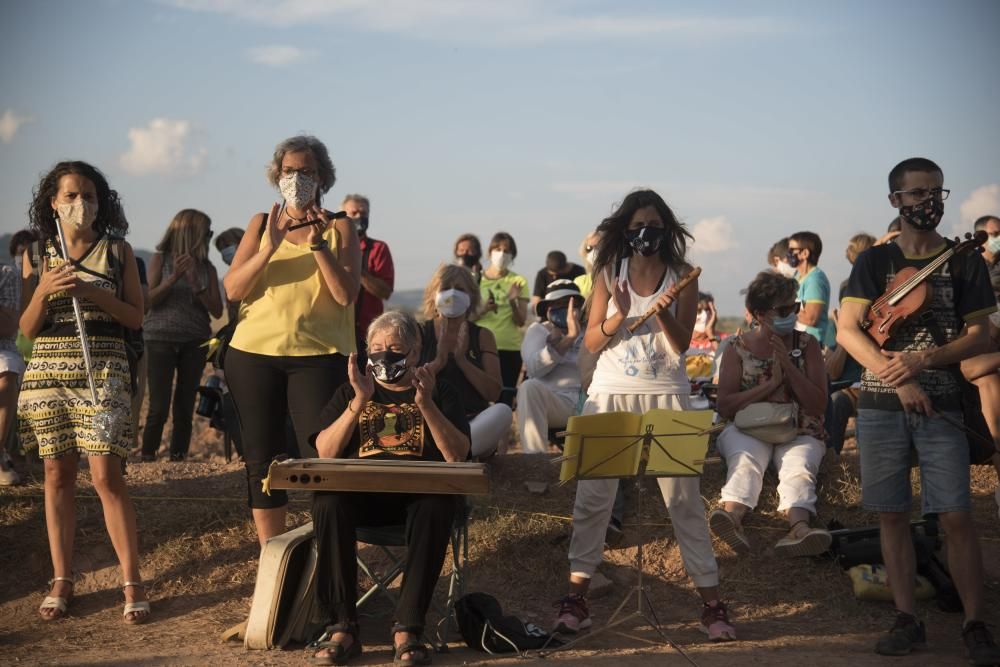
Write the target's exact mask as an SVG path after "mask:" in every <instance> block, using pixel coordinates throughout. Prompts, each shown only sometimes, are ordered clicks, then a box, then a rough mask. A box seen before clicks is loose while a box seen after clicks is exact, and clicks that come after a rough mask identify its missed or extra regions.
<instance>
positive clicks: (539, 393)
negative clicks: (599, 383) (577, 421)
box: [517, 379, 576, 454]
mask: <svg viewBox="0 0 1000 667" xmlns="http://www.w3.org/2000/svg"><path fill="white" fill-rule="evenodd" d="M575 410H576V401H575V400H573V399H571V398H569V397H567V396H566V395H565V394H557V393H555V392H554V391H552V390H551V389H549V388H548V386H546V384H545V383H544V382H542V381H541V380H532V379H528V380H525V381H524V382H522V383H521V386H520V387H518V388H517V431H518V433H520V434H521V449H522V451H524V452H525V453H526V454H545V453H546V452H548V451H549V429H550V428H553V427H558V428H561V427H564V426H566V422H567V420H569V418H570V417H572V416H573V412H574V411H575Z"/></svg>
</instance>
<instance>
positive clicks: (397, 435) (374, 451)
mask: <svg viewBox="0 0 1000 667" xmlns="http://www.w3.org/2000/svg"><path fill="white" fill-rule="evenodd" d="M415 397H416V389H407V390H406V391H390V390H389V389H386V388H385V387H383V386H382V385H380V384H379V383H378V382H376V383H375V393H374V394H373V395H372V397H371V400H369V401H368V402H367V403H365V405H364V407H363V408H361V412H360V414H359V415H358V419H357V425H356V426H355V428H354V432H353V433H352V434H351V440H350V442H348V443H347V447H346V448H345V449H344V451H343V452H342V453H341V455H340V458H342V459H388V460H395V461H400V460H409V461H419V460H423V461H444V460H445V459H444V455H443V454H442V453H441V450H439V449H438V447H437V443H435V442H434V436H433V435H432V434H431V430H430V428H429V427H428V426H427V423H426V422H425V421H424V417H423V415H422V414H420V409H419V408H418V407H417V405H416V403H415V402H414V400H415ZM353 398H354V388H353V387H352V386H351V383H350V382H346V383H344V384H342V385H341V386H340V388H338V389H337V391H336V392H334V394H333V398H331V399H330V402H329V403H327V404H326V407H324V408H323V411H322V412H320V416H319V423H320V424H322V425H323V428H324V429H325V428H327V427H328V426H329V425H330V424H332V423H333V422H334V421H336V420H337V418H339V417H340V415H341V414H343V412H344V410H346V409H347V405H348V403H350V402H351V400H352V399H353ZM431 400H433V401H434V404H435V405H437V407H438V409H439V410H441V413H442V414H443V415H444V416H445V418H446V419H447V420H448V421H450V422H451V423H452V424H454V425H455V427H456V428H458V430H459V431H461V432H462V433H464V434H465V436H466V437H469V422H468V420H467V419H466V417H465V410H464V408H463V407H462V400H461V398H460V397H459V396H458V393H457V392H456V391H455V389H454V388H453V387H452V386H451V385H450V384H448V383H447V382H446V381H443V380H438V382H437V384H436V385H435V387H434V393H433V394H432V395H431ZM318 435H319V433H314V434H312V435H311V436H310V437H309V442H310V444H312V446H313V447H315V446H316V437H317V436H318Z"/></svg>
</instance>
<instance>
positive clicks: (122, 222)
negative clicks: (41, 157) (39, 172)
mask: <svg viewBox="0 0 1000 667" xmlns="http://www.w3.org/2000/svg"><path fill="white" fill-rule="evenodd" d="M69 174H74V175H77V176H82V177H84V178H86V179H87V180H88V181H90V182H91V183H93V184H94V189H96V190H97V218H96V219H95V220H94V231H96V232H97V233H98V234H106V233H113V234H117V235H119V236H125V235H126V234H127V233H128V220H126V219H125V211H124V210H123V209H122V204H121V200H120V199H119V198H118V193H117V192H115V191H114V190H112V189H111V186H109V185H108V179H107V178H105V177H104V174H102V173H101V171H100V170H99V169H98V168H97V167H94V166H92V165H90V164H87V163H86V162H81V161H79V160H73V161H65V162H60V163H59V164H57V165H56V166H54V167H52V169H50V170H49V172H48V173H47V174H45V175H44V176H42V178H41V180H40V181H39V182H38V186H37V187H36V188H35V190H34V192H33V193H32V199H31V207H30V208H29V209H28V228H29V229H31V230H32V231H33V232H35V234H36V235H37V237H38V240H39V241H44V240H47V239H52V238H55V237H56V236H58V234H57V232H56V213H55V211H54V210H52V200H53V199H55V197H56V195H58V194H59V181H60V180H61V179H62V177H63V176H67V175H69Z"/></svg>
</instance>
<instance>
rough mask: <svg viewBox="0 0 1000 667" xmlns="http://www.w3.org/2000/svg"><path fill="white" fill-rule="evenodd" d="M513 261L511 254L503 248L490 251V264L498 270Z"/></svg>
mask: <svg viewBox="0 0 1000 667" xmlns="http://www.w3.org/2000/svg"><path fill="white" fill-rule="evenodd" d="M513 261H514V257H513V255H511V254H510V253H509V252H504V251H503V250H499V249H497V250H493V251H492V252H490V264H491V265H492V266H493V268H495V269H499V270H500V271H503V270H505V269H506V268H507V267H508V266H510V264H511V262H513Z"/></svg>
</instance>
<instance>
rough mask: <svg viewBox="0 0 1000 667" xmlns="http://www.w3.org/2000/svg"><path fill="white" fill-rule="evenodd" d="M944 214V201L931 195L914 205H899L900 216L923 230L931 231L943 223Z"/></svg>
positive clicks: (915, 227) (914, 226)
mask: <svg viewBox="0 0 1000 667" xmlns="http://www.w3.org/2000/svg"><path fill="white" fill-rule="evenodd" d="M942 216H944V202H943V201H941V200H940V199H938V198H937V197H929V198H928V199H925V200H924V201H922V202H920V203H919V204H914V205H913V206H900V207H899V217H901V218H902V219H903V220H905V221H906V222H908V223H910V226H912V227H913V228H914V229H917V230H919V231H921V232H929V231H931V230H932V229H934V228H935V227H937V226H938V225H939V224H940V223H941V217H942Z"/></svg>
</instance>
